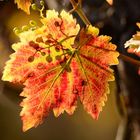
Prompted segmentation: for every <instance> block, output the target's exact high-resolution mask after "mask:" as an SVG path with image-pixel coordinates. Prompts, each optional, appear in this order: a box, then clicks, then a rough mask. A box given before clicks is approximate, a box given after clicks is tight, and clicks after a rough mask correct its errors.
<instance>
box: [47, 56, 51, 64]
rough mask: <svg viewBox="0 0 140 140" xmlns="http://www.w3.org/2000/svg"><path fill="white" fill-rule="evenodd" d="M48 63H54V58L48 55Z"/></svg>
mask: <svg viewBox="0 0 140 140" xmlns="http://www.w3.org/2000/svg"><path fill="white" fill-rule="evenodd" d="M46 61H47V62H49V63H51V62H52V57H51V56H50V55H48V56H47V57H46Z"/></svg>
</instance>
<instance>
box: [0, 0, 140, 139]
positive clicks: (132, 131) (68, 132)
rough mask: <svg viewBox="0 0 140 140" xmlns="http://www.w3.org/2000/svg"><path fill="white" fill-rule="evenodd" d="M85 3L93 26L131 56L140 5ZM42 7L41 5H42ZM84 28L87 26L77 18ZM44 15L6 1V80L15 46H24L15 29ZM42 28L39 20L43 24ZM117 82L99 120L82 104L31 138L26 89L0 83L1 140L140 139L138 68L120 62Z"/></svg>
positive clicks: (65, 0) (0, 41) (2, 49)
mask: <svg viewBox="0 0 140 140" xmlns="http://www.w3.org/2000/svg"><path fill="white" fill-rule="evenodd" d="M110 1H111V0H110ZM45 2H46V9H56V10H58V11H61V9H65V10H70V9H71V8H72V7H71V5H70V3H69V0H46V1H45ZM111 2H113V5H110V4H109V3H108V2H107V1H105V0H83V9H84V11H85V13H86V15H87V17H88V18H89V20H90V21H91V23H92V24H93V25H95V26H97V27H99V28H100V34H106V35H110V36H112V42H113V43H115V44H116V45H117V46H118V51H119V52H121V53H123V54H125V55H128V56H130V57H133V58H135V59H137V60H140V59H139V58H138V57H137V56H135V55H131V54H128V53H127V51H126V49H124V43H125V42H126V41H127V40H128V39H130V38H131V37H132V35H133V34H135V33H136V30H138V28H137V27H136V22H140V0H114V1H113V0H112V1H111ZM36 3H38V1H37V0H36ZM74 16H75V17H76V18H77V19H78V21H79V22H80V24H81V26H84V24H83V22H82V21H81V20H80V19H79V17H78V16H77V14H74ZM31 19H34V20H36V21H38V19H39V14H38V13H37V12H34V11H31V15H30V16H28V15H26V13H24V12H23V11H21V10H17V6H16V5H15V4H14V1H12V0H0V77H1V76H2V71H3V67H4V65H5V62H6V60H8V59H9V55H10V54H11V53H12V52H13V50H12V49H11V44H12V43H14V42H17V41H18V37H17V36H16V35H15V34H14V33H13V28H14V27H22V26H23V25H26V24H28V22H29V21H30V20H31ZM38 23H39V21H38ZM113 68H114V70H115V75H116V82H112V83H110V94H109V95H108V101H107V102H106V106H105V107H104V108H103V112H102V113H101V114H100V116H99V119H98V121H95V120H93V119H92V118H91V117H90V116H89V115H88V114H87V113H86V112H85V111H84V110H83V108H82V106H81V104H80V103H79V105H78V108H77V110H76V111H75V113H74V115H73V116H68V115H67V114H63V115H61V116H60V117H59V118H55V117H54V116H53V114H50V116H49V117H48V118H47V119H46V121H45V122H44V123H43V124H42V125H40V126H38V127H37V128H33V129H31V130H29V131H27V132H25V133H23V132H22V129H21V128H22V123H21V120H20V117H19V113H20V110H21V108H20V107H19V103H20V102H21V98H20V97H19V93H20V92H21V91H22V87H21V86H19V85H13V84H11V83H8V82H3V81H0V140H56V139H57V140H140V76H138V74H137V73H138V72H137V71H138V67H137V66H134V65H132V64H130V63H127V62H124V61H123V60H121V59H120V64H119V65H118V66H117V67H113Z"/></svg>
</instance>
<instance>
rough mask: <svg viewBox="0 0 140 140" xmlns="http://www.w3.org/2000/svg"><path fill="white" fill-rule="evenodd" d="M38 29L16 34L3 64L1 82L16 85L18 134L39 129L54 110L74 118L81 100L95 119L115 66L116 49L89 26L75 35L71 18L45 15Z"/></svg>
mask: <svg viewBox="0 0 140 140" xmlns="http://www.w3.org/2000/svg"><path fill="white" fill-rule="evenodd" d="M41 22H42V24H43V25H42V26H41V27H38V28H37V29H35V30H28V31H24V32H23V33H20V34H19V38H20V42H19V43H17V44H14V45H13V46H12V48H13V49H14V50H15V53H14V54H12V55H11V57H10V60H9V61H8V62H7V63H6V66H5V70H4V72H3V77H2V79H3V80H5V81H10V82H21V83H23V84H24V86H25V88H24V90H23V92H22V93H21V96H23V97H25V98H24V99H23V101H22V103H21V106H22V107H23V108H22V111H21V113H20V115H21V119H22V121H23V131H26V130H28V129H30V128H32V127H36V126H37V125H38V124H41V123H42V122H43V120H44V118H45V117H46V116H48V115H49V112H50V111H51V110H53V112H54V115H55V116H56V117H57V116H59V115H60V114H61V113H63V112H64V111H66V112H67V113H68V114H70V115H71V114H73V112H74V110H75V108H76V106H77V99H78V98H80V100H81V103H82V104H83V106H84V108H85V110H86V111H87V112H88V113H89V114H90V115H91V116H92V117H93V118H95V119H97V118H98V115H99V113H100V111H101V110H102V106H103V105H104V102H105V101H106V100H107V95H106V94H108V93H109V85H108V81H112V80H114V76H113V70H112V69H111V68H110V65H116V64H118V59H117V57H118V55H119V53H118V52H116V51H115V50H116V46H115V45H114V44H112V43H111V42H110V40H111V38H110V37H108V36H98V34H99V30H98V29H97V28H95V27H93V26H91V25H90V26H89V27H87V28H85V29H82V30H81V31H80V37H79V41H77V38H78V36H77V35H78V32H79V29H80V27H79V25H78V24H77V23H76V20H75V19H73V17H72V15H70V14H69V13H67V12H65V11H62V12H61V13H60V14H58V13H57V12H56V11H54V10H48V11H47V14H46V17H45V18H43V19H41Z"/></svg>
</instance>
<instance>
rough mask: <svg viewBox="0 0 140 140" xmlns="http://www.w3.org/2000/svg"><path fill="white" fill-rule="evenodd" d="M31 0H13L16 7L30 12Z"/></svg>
mask: <svg viewBox="0 0 140 140" xmlns="http://www.w3.org/2000/svg"><path fill="white" fill-rule="evenodd" d="M31 1H32V0H15V3H17V6H18V8H20V9H22V10H23V11H25V12H26V13H27V14H30V6H31Z"/></svg>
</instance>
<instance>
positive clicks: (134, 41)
mask: <svg viewBox="0 0 140 140" xmlns="http://www.w3.org/2000/svg"><path fill="white" fill-rule="evenodd" d="M137 26H138V27H139V29H140V23H137ZM127 47H128V50H127V51H128V52H129V53H134V54H136V55H137V56H139V57H140V31H137V33H136V34H135V35H133V37H132V38H131V39H130V40H128V41H126V43H125V48H127ZM139 74H140V69H139Z"/></svg>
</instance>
